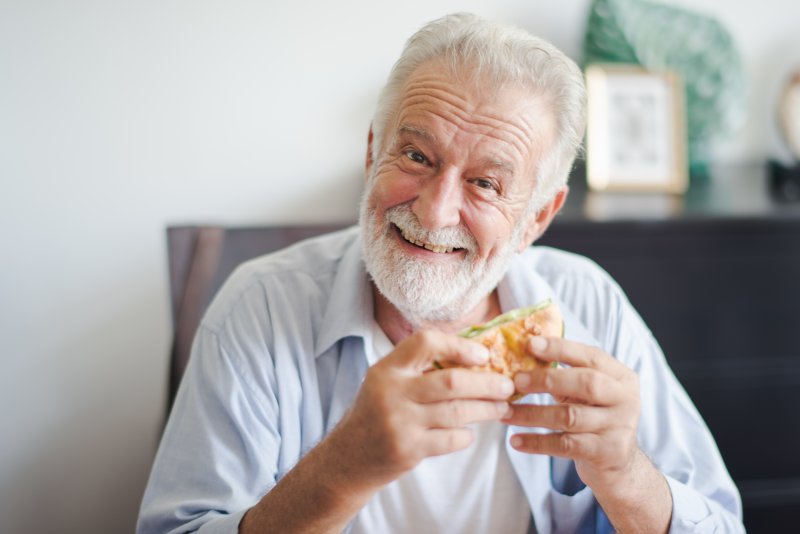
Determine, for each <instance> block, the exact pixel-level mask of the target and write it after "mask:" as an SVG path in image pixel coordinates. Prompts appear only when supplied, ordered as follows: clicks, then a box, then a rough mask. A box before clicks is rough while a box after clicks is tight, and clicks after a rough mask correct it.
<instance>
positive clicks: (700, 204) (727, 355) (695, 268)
mask: <svg viewBox="0 0 800 534" xmlns="http://www.w3.org/2000/svg"><path fill="white" fill-rule="evenodd" d="M574 182H575V183H574V185H573V188H572V193H571V198H570V200H569V202H568V204H567V206H566V207H565V210H564V213H563V215H560V216H559V218H558V219H557V221H556V222H555V223H554V224H553V226H552V227H551V228H550V230H548V233H547V234H546V235H545V237H544V238H543V239H542V240H541V243H542V244H549V245H553V246H557V247H560V248H564V249H566V250H571V251H574V252H578V253H580V254H584V255H586V256H588V257H590V258H592V259H594V260H595V261H596V262H597V263H598V264H600V265H601V266H602V267H604V268H605V269H606V270H607V271H608V272H609V273H610V274H611V275H612V276H613V277H614V278H615V279H616V280H617V281H618V282H619V283H620V285H621V286H622V288H623V289H624V290H625V292H626V293H627V295H628V297H629V298H630V300H631V302H632V303H633V305H634V306H635V307H636V308H637V310H638V311H639V312H640V314H641V315H642V317H643V318H644V319H645V321H646V322H647V324H648V325H649V326H650V328H651V330H652V331H653V333H654V335H655V337H656V339H657V340H658V342H659V343H660V344H661V346H662V348H663V349H664V352H665V354H666V356H667V359H668V360H669V362H670V365H671V366H672V368H673V370H674V372H675V374H676V375H677V377H678V378H679V380H680V381H681V383H682V384H683V385H684V387H685V388H686V390H687V391H688V393H689V395H690V396H691V397H692V399H693V401H694V402H695V404H696V405H697V407H698V409H699V410H700V412H701V413H702V415H703V417H704V419H705V420H706V423H707V424H708V426H709V428H710V429H711V431H712V432H713V434H714V436H715V438H716V440H717V443H718V445H719V448H720V450H721V452H722V455H723V457H724V458H725V461H726V463H727V465H728V468H729V470H730V472H731V475H732V476H733V478H734V480H735V481H736V483H737V485H738V486H739V489H740V490H741V493H742V499H743V503H744V508H745V512H744V513H745V525H746V526H747V528H748V532H751V533H752V532H781V531H784V530H783V529H785V528H786V526H787V524H791V523H788V519H789V518H795V519H796V518H800V454H798V453H800V205H789V204H782V203H780V202H777V201H775V200H773V199H772V198H771V195H770V192H769V190H768V188H767V185H766V183H767V182H766V179H765V177H764V175H763V172H762V171H759V170H758V169H742V168H739V169H728V170H725V169H719V170H717V174H716V176H715V177H713V178H712V179H711V180H710V181H707V182H703V183H700V184H694V185H693V186H692V188H691V189H690V190H689V192H688V193H687V194H686V195H685V196H683V197H673V196H667V195H652V194H651V195H639V194H621V193H614V194H608V193H602V194H598V193H592V192H587V191H586V190H585V189H583V188H582V187H581V185H580V184H581V182H580V176H578V177H577V179H576V180H575V181H574Z"/></svg>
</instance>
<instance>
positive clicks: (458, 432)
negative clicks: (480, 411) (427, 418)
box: [419, 428, 474, 457]
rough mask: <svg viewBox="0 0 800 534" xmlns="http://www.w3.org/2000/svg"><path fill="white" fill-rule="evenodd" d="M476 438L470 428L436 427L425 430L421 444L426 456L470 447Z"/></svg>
mask: <svg viewBox="0 0 800 534" xmlns="http://www.w3.org/2000/svg"><path fill="white" fill-rule="evenodd" d="M473 440H474V435H473V433H472V430H470V429H469V428H447V429H439V428H434V429H431V430H428V431H426V432H425V436H424V437H423V439H422V440H421V441H420V443H419V446H420V449H421V451H422V453H423V455H424V456H425V457H428V456H440V455H442V454H448V453H451V452H456V451H460V450H461V449H466V448H467V447H469V446H470V445H471V444H472V442H473Z"/></svg>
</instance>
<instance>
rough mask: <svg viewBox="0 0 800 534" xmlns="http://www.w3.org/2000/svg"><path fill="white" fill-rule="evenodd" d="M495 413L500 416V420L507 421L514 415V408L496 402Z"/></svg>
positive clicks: (504, 403)
mask: <svg viewBox="0 0 800 534" xmlns="http://www.w3.org/2000/svg"><path fill="white" fill-rule="evenodd" d="M497 413H498V414H499V415H500V418H501V419H509V418H510V417H511V416H512V415H514V408H512V407H511V405H510V404H509V403H507V402H498V403H497Z"/></svg>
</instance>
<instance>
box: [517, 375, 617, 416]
mask: <svg viewBox="0 0 800 534" xmlns="http://www.w3.org/2000/svg"><path fill="white" fill-rule="evenodd" d="M514 384H515V385H516V388H517V390H518V391H520V392H521V393H550V394H551V395H553V396H554V397H557V398H560V399H570V400H571V401H573V402H581V403H585V404H592V405H595V406H613V405H615V404H618V403H620V402H622V401H623V400H624V399H625V388H624V386H623V384H620V383H619V381H617V380H616V379H614V378H612V377H611V376H609V375H607V374H605V373H602V372H600V371H596V370H594V369H589V368H585V367H567V368H548V369H537V370H535V371H532V372H520V373H517V374H516V376H514Z"/></svg>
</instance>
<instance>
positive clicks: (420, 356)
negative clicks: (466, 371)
mask: <svg viewBox="0 0 800 534" xmlns="http://www.w3.org/2000/svg"><path fill="white" fill-rule="evenodd" d="M385 359H386V360H387V362H392V363H399V364H400V365H402V366H404V367H411V368H413V369H414V370H417V371H422V370H425V369H427V368H429V367H430V366H431V364H432V363H433V362H434V361H436V360H441V361H449V362H453V363H457V364H460V365H465V366H472V365H483V364H485V363H486V362H487V360H488V359H489V350H488V349H487V348H486V347H484V346H483V345H481V344H480V343H477V342H475V341H470V340H468V339H464V338H461V337H458V336H455V335H452V334H445V333H444V332H439V331H436V330H419V331H417V332H415V333H413V334H412V335H410V336H409V337H407V338H406V339H404V340H403V341H402V342H400V344H398V346H397V348H396V349H395V351H394V352H393V353H392V354H391V355H390V356H387V358H385Z"/></svg>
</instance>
